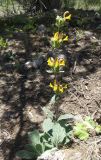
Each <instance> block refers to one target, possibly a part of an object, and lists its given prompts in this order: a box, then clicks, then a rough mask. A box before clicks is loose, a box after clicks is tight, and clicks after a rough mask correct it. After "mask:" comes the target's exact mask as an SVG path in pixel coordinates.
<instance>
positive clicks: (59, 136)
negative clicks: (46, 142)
mask: <svg viewBox="0 0 101 160" xmlns="http://www.w3.org/2000/svg"><path fill="white" fill-rule="evenodd" d="M65 137H66V132H65V129H64V128H63V127H61V125H60V124H59V123H57V122H56V123H55V124H54V126H53V132H52V143H53V144H54V146H56V147H58V144H60V143H62V142H63V140H64V138H65Z"/></svg>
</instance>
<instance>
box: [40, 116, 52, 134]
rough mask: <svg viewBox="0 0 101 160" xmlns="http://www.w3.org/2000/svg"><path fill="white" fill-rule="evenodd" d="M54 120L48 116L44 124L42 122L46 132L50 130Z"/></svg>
mask: <svg viewBox="0 0 101 160" xmlns="http://www.w3.org/2000/svg"><path fill="white" fill-rule="evenodd" d="M53 124H54V123H53V122H52V120H51V119H50V118H47V119H45V120H44V122H43V124H42V128H43V131H44V132H48V131H50V130H51V129H52V127H53Z"/></svg>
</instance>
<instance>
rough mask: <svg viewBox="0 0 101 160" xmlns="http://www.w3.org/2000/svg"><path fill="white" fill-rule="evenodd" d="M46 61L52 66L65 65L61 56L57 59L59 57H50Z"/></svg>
mask: <svg viewBox="0 0 101 160" xmlns="http://www.w3.org/2000/svg"><path fill="white" fill-rule="evenodd" d="M47 63H48V66H50V67H52V68H60V67H63V66H65V60H64V59H63V58H61V59H59V58H53V57H50V58H48V60H47Z"/></svg>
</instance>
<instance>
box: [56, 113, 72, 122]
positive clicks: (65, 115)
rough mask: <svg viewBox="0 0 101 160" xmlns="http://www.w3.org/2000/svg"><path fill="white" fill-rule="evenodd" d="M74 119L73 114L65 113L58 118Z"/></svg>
mask: <svg viewBox="0 0 101 160" xmlns="http://www.w3.org/2000/svg"><path fill="white" fill-rule="evenodd" d="M73 119H74V116H73V115H72V114H64V115H61V116H60V117H59V118H58V121H61V120H73Z"/></svg>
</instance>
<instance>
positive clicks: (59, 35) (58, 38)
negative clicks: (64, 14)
mask: <svg viewBox="0 0 101 160" xmlns="http://www.w3.org/2000/svg"><path fill="white" fill-rule="evenodd" d="M64 36H66V35H65V34H63V33H59V32H56V33H55V34H54V37H52V38H51V41H55V42H58V43H61V42H63V41H68V36H66V37H65V38H64Z"/></svg>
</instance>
